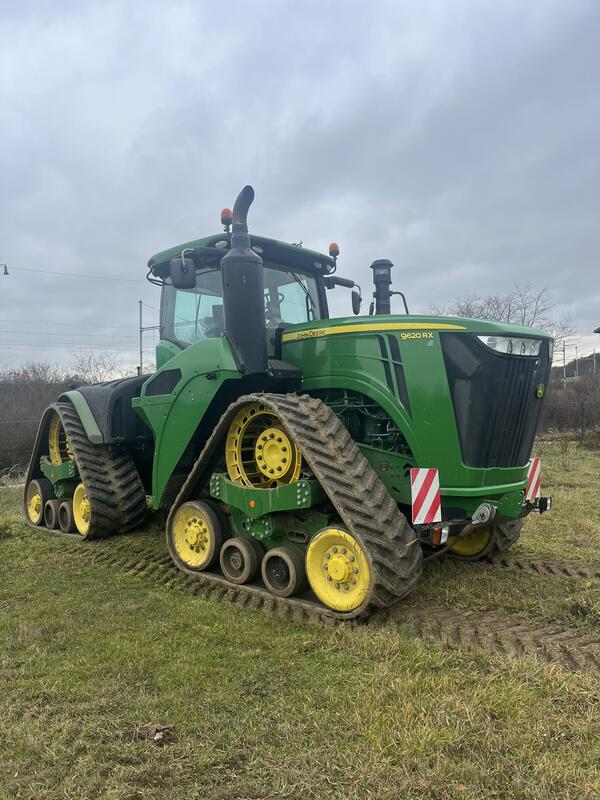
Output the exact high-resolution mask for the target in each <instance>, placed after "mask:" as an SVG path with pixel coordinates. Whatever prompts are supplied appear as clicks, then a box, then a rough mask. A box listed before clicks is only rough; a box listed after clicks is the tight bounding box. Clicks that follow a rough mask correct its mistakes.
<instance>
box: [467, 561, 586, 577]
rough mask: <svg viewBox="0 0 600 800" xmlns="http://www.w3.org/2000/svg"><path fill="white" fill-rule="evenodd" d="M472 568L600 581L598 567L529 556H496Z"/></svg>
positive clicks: (477, 563)
mask: <svg viewBox="0 0 600 800" xmlns="http://www.w3.org/2000/svg"><path fill="white" fill-rule="evenodd" d="M472 566H481V567H492V568H496V569H506V570H510V571H511V572H528V573H531V574H535V575H543V576H549V577H553V578H578V579H580V580H587V581H599V580H600V567H584V566H582V565H581V564H573V563H572V562H569V561H555V560H552V559H546V558H543V557H539V556H530V555H523V556H519V555H513V554H510V555H500V556H498V555H496V556H492V557H491V558H489V559H486V560H484V561H480V562H476V563H475V564H473V565H472Z"/></svg>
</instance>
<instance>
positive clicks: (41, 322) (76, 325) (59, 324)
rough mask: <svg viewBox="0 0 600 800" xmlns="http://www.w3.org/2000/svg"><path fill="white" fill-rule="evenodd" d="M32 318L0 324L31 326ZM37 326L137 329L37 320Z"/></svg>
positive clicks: (2, 320)
mask: <svg viewBox="0 0 600 800" xmlns="http://www.w3.org/2000/svg"><path fill="white" fill-rule="evenodd" d="M31 319H32V318H31V317H30V318H29V319H0V322H1V323H3V324H6V325H30V324H31ZM34 324H35V325H58V326H59V327H61V328H62V327H65V326H66V327H69V328H112V329H114V328H119V329H120V330H131V329H132V328H135V325H111V324H110V323H108V324H106V325H92V324H89V325H88V323H87V322H44V321H43V320H37V319H36V320H35V321H34Z"/></svg>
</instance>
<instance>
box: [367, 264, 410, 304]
mask: <svg viewBox="0 0 600 800" xmlns="http://www.w3.org/2000/svg"><path fill="white" fill-rule="evenodd" d="M393 266H394V265H393V264H392V262H391V261H390V260H389V259H387V258H379V259H377V261H374V262H373V263H372V264H371V269H372V270H373V283H374V284H375V291H374V292H373V302H372V303H371V309H370V311H369V314H372V313H373V310H375V313H376V314H391V313H392V306H391V299H392V297H393V296H394V295H395V294H397V295H398V296H399V297H401V298H402V302H403V303H404V310H405V311H406V313H407V314H408V313H409V312H408V305H407V303H406V297H405V296H404V294H403V292H392V290H391V289H390V286H391V285H392V267H393Z"/></svg>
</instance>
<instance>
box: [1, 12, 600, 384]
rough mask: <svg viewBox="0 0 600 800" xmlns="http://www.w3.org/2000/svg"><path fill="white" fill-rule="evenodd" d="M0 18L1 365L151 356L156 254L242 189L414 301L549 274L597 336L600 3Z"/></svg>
mask: <svg viewBox="0 0 600 800" xmlns="http://www.w3.org/2000/svg"><path fill="white" fill-rule="evenodd" d="M0 34H1V41H2V47H1V48H0V109H1V113H0V120H1V123H0V144H1V146H0V168H1V179H2V187H1V188H2V190H1V192H0V263H4V262H6V263H7V264H8V267H9V272H10V275H9V276H8V277H6V276H3V275H1V274H0V343H2V346H1V347H0V369H1V368H4V367H7V366H10V365H14V364H17V363H20V362H22V361H24V360H27V359H32V358H35V357H39V358H42V357H43V358H44V359H47V360H50V361H55V362H56V361H64V360H65V359H66V358H67V354H68V352H69V351H70V350H72V349H76V347H77V345H76V344H75V343H76V342H78V343H79V344H80V345H84V344H92V345H94V346H96V347H103V348H104V347H105V348H106V349H113V350H118V351H119V353H120V358H121V359H124V360H125V361H129V363H135V361H136V347H137V344H136V335H137V305H136V302H137V300H138V299H139V298H142V299H143V300H144V301H145V302H146V303H148V304H149V305H150V306H155V307H156V306H158V300H159V297H158V289H156V288H154V287H152V286H150V285H149V284H146V283H145V281H144V277H145V264H146V261H147V260H148V258H149V256H150V255H152V254H153V253H154V252H156V251H158V250H161V249H164V248H165V247H168V246H171V245H173V244H177V243H179V242H183V241H186V240H188V239H191V238H195V237H197V236H201V235H205V234H208V233H214V232H217V231H218V230H219V212H220V209H221V207H223V206H224V205H231V204H232V203H233V200H234V198H235V195H236V194H237V191H238V190H239V188H241V187H242V186H243V185H244V184H245V183H251V184H252V185H253V186H254V187H255V190H256V201H255V204H254V207H253V209H252V212H251V220H250V221H251V229H252V230H253V231H254V232H256V233H262V234H263V235H266V236H273V237H276V238H281V239H286V240H289V241H294V242H297V241H299V240H302V241H303V242H304V244H305V246H307V247H311V248H314V249H326V247H327V244H328V243H329V242H330V241H332V240H335V241H338V242H339V243H340V246H341V250H342V255H341V258H340V269H339V271H340V274H343V275H347V276H350V277H352V278H354V279H355V280H358V281H359V282H360V283H361V284H362V286H363V290H366V289H367V288H368V283H369V273H370V271H369V270H368V265H369V264H370V263H371V261H372V260H373V259H374V258H382V257H387V258H391V259H392V260H393V261H394V264H395V265H396V266H395V268H394V278H395V284H396V288H401V289H402V290H403V291H405V292H406V294H407V296H408V299H409V303H410V305H411V310H412V311H419V312H421V311H423V312H424V311H427V309H429V308H430V306H431V305H434V304H439V303H442V302H444V300H445V299H448V298H451V297H455V296H458V295H462V294H464V293H465V292H468V291H473V292H487V291H494V292H502V291H507V290H508V289H510V287H511V285H512V283H513V282H514V281H521V282H523V281H531V282H533V283H535V284H537V285H540V286H542V285H547V286H548V287H549V288H550V290H551V291H552V292H553V294H554V295H555V296H556V298H557V299H559V300H560V304H561V310H562V311H563V312H564V313H565V314H569V315H571V316H572V317H573V319H574V320H575V322H576V326H577V330H578V333H579V334H580V336H581V337H587V338H585V339H583V340H582V342H581V344H582V345H583V346H584V347H587V348H589V349H591V348H592V347H593V346H594V345H595V344H596V340H597V337H594V336H593V335H590V334H591V330H592V329H593V328H595V327H597V326H598V325H600V281H599V280H598V278H599V270H598V256H599V252H600V229H599V224H598V223H599V211H600V202H599V191H600V147H599V145H600V93H599V90H598V76H599V75H600V46H599V42H600V3H599V2H595V1H594V0H590V1H589V2H584V0H564V2H558V1H556V2H544V1H542V0H532V2H530V3H523V2H522V0H521V2H509V1H508V0H503V1H502V2H500V3H498V2H497V0H496V1H495V2H484V1H483V0H479V1H477V2H476V1H475V0H472V1H471V2H466V0H453V2H447V0H442V1H440V2H434V1H433V0H431V1H430V2H426V1H424V0H419V1H418V2H416V1H415V2H402V1H401V0H395V1H393V2H386V1H384V0H377V1H376V2H373V1H371V2H364V0H362V2H354V0H347V1H346V2H342V1H341V0H339V1H338V2H327V1H326V0H318V1H315V2H310V1H303V0H294V1H293V2H283V0H281V1H280V2H276V1H275V0H274V1H273V2H268V1H267V0H254V2H252V1H250V0H246V2H236V1H235V0H230V2H228V3H223V2H202V0H194V2H177V1H176V0H171V2H154V0H146V2H145V3H143V4H142V3H137V4H133V3H129V4H128V3H122V2H106V1H104V2H98V3H93V2H89V3H86V2H68V1H67V0H61V2H60V3H56V2H49V1H48V2H42V0H39V1H38V2H27V1H26V0H21V2H20V3H18V4H17V3H14V2H12V0H11V1H10V2H8V1H7V0H0ZM16 267H21V268H27V269H41V270H52V271H60V272H71V273H77V274H92V275H94V274H95V275H104V276H116V277H120V278H126V279H128V280H129V281H130V282H126V281H121V282H114V283H110V282H108V281H102V280H94V279H90V278H83V277H80V278H71V277H66V276H62V277H59V276H57V277H55V278H52V277H51V276H49V275H44V274H37V273H34V272H24V271H18V270H17V269H15V268H16ZM134 281H139V283H136V282H134ZM338 291H340V292H341V294H340V296H339V301H338V302H336V304H335V310H336V311H338V313H340V312H346V311H347V313H350V312H349V307H350V298H349V293H348V292H346V291H344V290H338ZM144 313H145V315H146V319H145V323H146V324H148V325H150V324H153V323H155V322H156V321H157V316H156V312H155V311H153V310H152V309H151V308H145V310H144ZM57 323H61V324H60V325H59V324H57ZM61 325H62V327H61ZM15 343H18V345H19V346H17V345H16V344H15ZM59 343H60V344H59ZM151 343H152V334H148V335H147V346H148V348H150V346H151ZM598 344H599V345H600V342H598Z"/></svg>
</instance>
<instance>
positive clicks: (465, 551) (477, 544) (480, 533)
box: [449, 528, 493, 561]
mask: <svg viewBox="0 0 600 800" xmlns="http://www.w3.org/2000/svg"><path fill="white" fill-rule="evenodd" d="M492 536H493V532H492V529H491V528H479V529H478V530H474V531H473V533H470V534H469V535H468V536H457V537H456V538H455V539H454V541H453V542H452V544H451V545H450V547H449V551H450V553H452V555H453V556H457V557H458V558H463V559H465V560H473V561H475V560H477V559H478V558H482V557H483V556H484V555H486V553H487V552H488V551H489V549H490V545H491V544H492Z"/></svg>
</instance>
